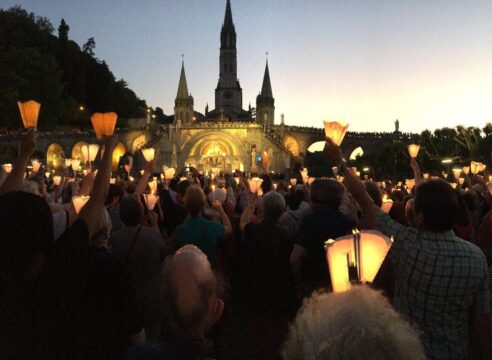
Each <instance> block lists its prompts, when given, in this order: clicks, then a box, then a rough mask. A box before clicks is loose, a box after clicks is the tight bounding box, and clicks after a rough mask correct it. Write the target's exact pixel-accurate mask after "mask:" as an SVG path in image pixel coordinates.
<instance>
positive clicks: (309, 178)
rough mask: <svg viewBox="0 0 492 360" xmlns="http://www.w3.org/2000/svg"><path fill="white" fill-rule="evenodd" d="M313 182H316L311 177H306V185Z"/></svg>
mask: <svg viewBox="0 0 492 360" xmlns="http://www.w3.org/2000/svg"><path fill="white" fill-rule="evenodd" d="M314 180H316V178H315V177H312V176H311V177H308V179H307V183H308V185H311V184H312V183H313V182H314Z"/></svg>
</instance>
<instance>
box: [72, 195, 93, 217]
mask: <svg viewBox="0 0 492 360" xmlns="http://www.w3.org/2000/svg"><path fill="white" fill-rule="evenodd" d="M90 198H91V197H90V196H74V197H73V198H72V204H73V207H74V209H75V212H76V213H77V214H78V213H79V212H80V209H82V208H83V207H84V205H85V204H86V203H87V201H89V199H90Z"/></svg>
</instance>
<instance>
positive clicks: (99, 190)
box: [79, 135, 118, 238]
mask: <svg viewBox="0 0 492 360" xmlns="http://www.w3.org/2000/svg"><path fill="white" fill-rule="evenodd" d="M117 143H118V135H112V136H109V137H107V138H105V139H104V148H105V149H106V151H104V155H103V158H102V161H101V168H100V169H99V171H98V172H97V175H96V179H95V180H94V187H93V190H92V196H91V198H90V199H89V201H88V202H87V204H86V205H85V206H84V207H83V208H82V210H81V211H80V213H79V218H80V219H82V220H83V221H84V222H85V223H86V225H87V227H88V229H89V238H92V236H93V235H94V232H95V230H96V227H97V224H98V222H99V218H100V217H101V212H102V211H103V209H104V202H105V200H106V196H107V194H108V189H109V179H110V177H111V167H112V155H113V150H114V148H115V146H116V144H117Z"/></svg>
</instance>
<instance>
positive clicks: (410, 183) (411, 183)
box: [405, 179, 415, 192]
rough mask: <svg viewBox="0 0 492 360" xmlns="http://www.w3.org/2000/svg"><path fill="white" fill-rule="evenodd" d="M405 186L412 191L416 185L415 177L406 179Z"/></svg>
mask: <svg viewBox="0 0 492 360" xmlns="http://www.w3.org/2000/svg"><path fill="white" fill-rule="evenodd" d="M405 186H406V187H407V189H408V191H410V192H411V191H412V190H413V188H414V187H415V179H406V180H405Z"/></svg>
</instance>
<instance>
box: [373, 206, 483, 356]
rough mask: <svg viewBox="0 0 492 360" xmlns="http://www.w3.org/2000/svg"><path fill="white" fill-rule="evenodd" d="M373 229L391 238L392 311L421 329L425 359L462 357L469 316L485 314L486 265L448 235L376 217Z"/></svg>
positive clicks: (475, 251)
mask: <svg viewBox="0 0 492 360" xmlns="http://www.w3.org/2000/svg"><path fill="white" fill-rule="evenodd" d="M377 224H378V227H379V228H380V229H381V230H382V231H383V232H384V233H385V234H387V235H388V236H393V237H394V243H393V245H392V247H391V251H390V257H391V260H392V262H393V265H394V267H395V275H396V284H395V297H394V307H395V309H396V310H397V311H399V312H400V313H402V314H404V315H405V316H406V317H407V318H408V319H409V320H410V321H411V322H412V323H413V324H414V325H416V327H417V328H418V329H419V330H420V331H422V337H421V339H422V343H423V345H424V347H425V349H426V352H427V355H428V356H429V358H431V359H464V358H466V357H467V353H468V346H469V344H468V342H469V329H468V326H469V325H468V320H469V315H470V314H473V313H481V314H488V313H490V302H489V289H488V276H487V262H486V260H485V255H484V254H483V253H482V251H481V250H480V249H479V248H478V247H477V246H475V245H473V244H471V243H469V242H467V241H465V240H462V239H460V238H459V237H457V236H456V235H455V234H454V232H453V231H446V232H443V233H433V232H427V231H423V232H419V231H418V230H416V229H414V228H410V227H406V226H403V225H401V224H399V223H397V222H395V221H393V220H392V219H391V218H390V217H389V216H388V214H384V213H378V215H377Z"/></svg>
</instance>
